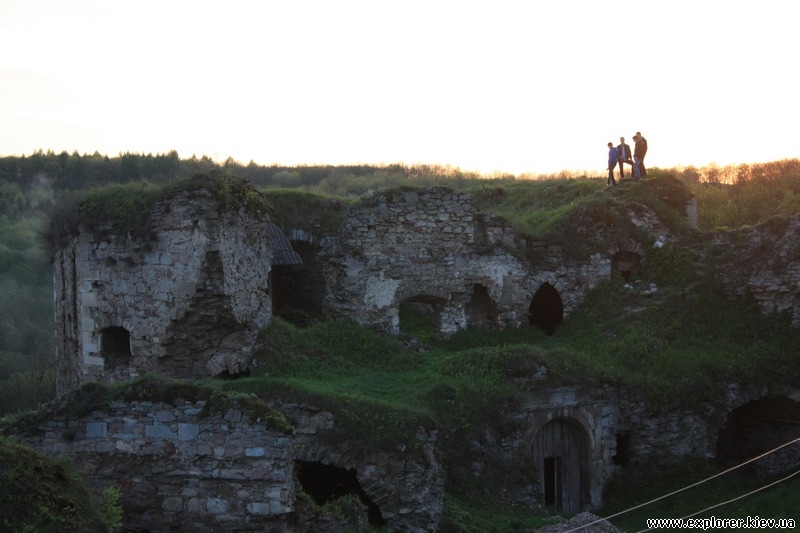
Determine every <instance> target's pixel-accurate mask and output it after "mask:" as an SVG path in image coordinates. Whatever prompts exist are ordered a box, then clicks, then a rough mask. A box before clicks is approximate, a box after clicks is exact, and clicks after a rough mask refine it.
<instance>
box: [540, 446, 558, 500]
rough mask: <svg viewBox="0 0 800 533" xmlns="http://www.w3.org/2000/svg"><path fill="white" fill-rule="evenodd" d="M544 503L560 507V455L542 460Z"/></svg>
mask: <svg viewBox="0 0 800 533" xmlns="http://www.w3.org/2000/svg"><path fill="white" fill-rule="evenodd" d="M543 476H544V504H545V506H546V507H555V508H556V509H561V505H562V502H561V491H562V480H561V457H560V456H557V457H546V458H545V460H544V472H543Z"/></svg>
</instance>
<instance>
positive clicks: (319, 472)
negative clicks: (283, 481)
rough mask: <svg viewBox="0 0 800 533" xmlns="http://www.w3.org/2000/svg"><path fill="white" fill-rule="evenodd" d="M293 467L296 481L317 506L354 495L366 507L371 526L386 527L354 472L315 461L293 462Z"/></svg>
mask: <svg viewBox="0 0 800 533" xmlns="http://www.w3.org/2000/svg"><path fill="white" fill-rule="evenodd" d="M295 467H296V472H297V480H298V481H299V482H300V485H302V486H303V490H304V491H305V492H306V493H307V494H308V495H309V496H311V497H312V498H313V499H314V502H316V504H317V505H325V504H326V503H329V502H333V501H335V500H337V499H339V498H342V497H343V496H348V495H355V496H358V499H359V500H361V503H363V504H364V505H365V506H366V507H367V515H368V519H369V523H370V524H371V525H373V526H384V525H386V521H385V520H384V519H383V516H381V510H380V509H379V508H378V506H377V505H375V502H373V501H372V499H371V498H370V497H369V496H367V494H366V493H365V492H364V489H363V488H362V487H361V483H359V482H358V478H357V477H356V471H355V470H352V469H350V470H347V469H345V468H340V467H338V466H333V465H326V464H323V463H320V462H316V461H295Z"/></svg>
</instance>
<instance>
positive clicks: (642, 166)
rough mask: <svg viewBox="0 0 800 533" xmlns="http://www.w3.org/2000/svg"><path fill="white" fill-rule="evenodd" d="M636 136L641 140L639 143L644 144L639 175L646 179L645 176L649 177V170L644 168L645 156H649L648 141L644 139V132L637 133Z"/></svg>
mask: <svg viewBox="0 0 800 533" xmlns="http://www.w3.org/2000/svg"><path fill="white" fill-rule="evenodd" d="M636 136H637V137H638V138H639V142H641V143H642V156H641V160H640V161H639V164H640V166H641V168H640V169H639V171H640V172H639V173H640V175H641V177H644V176H647V169H646V168H644V156H645V154H647V139H645V138H644V137H642V132H641V131H637V132H636Z"/></svg>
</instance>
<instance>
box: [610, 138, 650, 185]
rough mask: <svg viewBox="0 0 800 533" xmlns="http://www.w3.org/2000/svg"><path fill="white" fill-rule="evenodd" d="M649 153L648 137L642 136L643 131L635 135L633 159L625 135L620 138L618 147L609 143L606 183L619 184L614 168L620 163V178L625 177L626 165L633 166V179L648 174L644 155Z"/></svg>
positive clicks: (636, 179) (638, 178) (637, 179)
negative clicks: (615, 177)
mask: <svg viewBox="0 0 800 533" xmlns="http://www.w3.org/2000/svg"><path fill="white" fill-rule="evenodd" d="M645 154H647V139H645V138H644V137H643V136H642V132H640V131H637V132H636V134H635V135H634V136H633V159H631V147H630V146H628V145H627V144H626V143H625V137H620V138H619V145H617V146H616V147H615V146H614V143H612V142H609V143H608V180H607V181H606V185H608V186H610V187H616V186H617V180H616V179H614V169H615V168H616V167H617V165H619V179H620V180H622V178H624V177H625V167H624V165H625V164H626V163H627V164H628V165H630V166H632V167H633V179H634V180H635V181H639V180H640V179H642V177H643V176H645V175H646V174H647V170H645V168H644V156H645Z"/></svg>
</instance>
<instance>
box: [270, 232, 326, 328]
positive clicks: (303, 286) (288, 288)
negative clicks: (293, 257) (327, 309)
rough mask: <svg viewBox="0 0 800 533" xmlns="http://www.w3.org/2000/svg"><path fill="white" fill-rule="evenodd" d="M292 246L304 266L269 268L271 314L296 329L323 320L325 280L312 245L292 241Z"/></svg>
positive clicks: (276, 266) (275, 266) (274, 266)
mask: <svg viewBox="0 0 800 533" xmlns="http://www.w3.org/2000/svg"><path fill="white" fill-rule="evenodd" d="M291 245H292V248H293V249H294V250H295V251H296V252H297V253H298V254H299V255H300V257H301V258H302V260H303V264H301V265H299V264H298V265H294V264H293V265H272V270H271V272H270V281H269V285H270V289H271V292H272V314H273V315H275V316H279V317H281V318H282V319H284V320H286V321H287V322H290V323H291V324H294V325H295V326H300V327H306V326H309V325H311V324H312V323H313V322H314V321H315V320H316V319H318V318H321V317H322V316H323V312H322V307H323V303H322V300H323V298H324V297H325V276H324V274H323V271H322V265H321V264H320V261H319V260H318V259H317V256H316V252H317V250H316V249H315V248H314V247H313V246H312V245H310V244H309V243H306V242H303V241H291Z"/></svg>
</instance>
